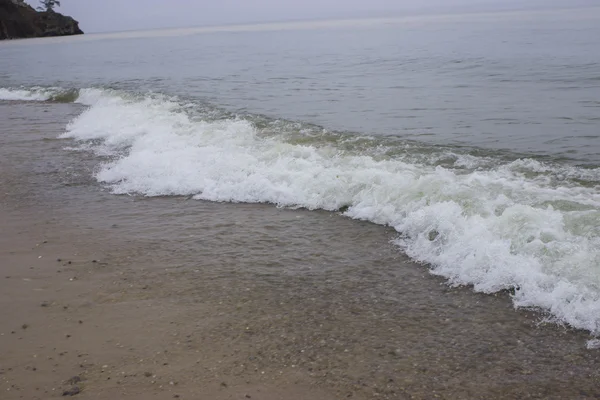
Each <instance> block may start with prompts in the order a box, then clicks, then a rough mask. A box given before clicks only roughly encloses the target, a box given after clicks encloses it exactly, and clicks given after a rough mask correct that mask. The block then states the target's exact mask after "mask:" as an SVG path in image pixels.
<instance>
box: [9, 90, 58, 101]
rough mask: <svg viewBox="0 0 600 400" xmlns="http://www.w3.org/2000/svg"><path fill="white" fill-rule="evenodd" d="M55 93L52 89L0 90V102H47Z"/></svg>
mask: <svg viewBox="0 0 600 400" xmlns="http://www.w3.org/2000/svg"><path fill="white" fill-rule="evenodd" d="M54 93H55V91H54V90H52V89H43V88H34V89H9V88H0V100H13V101H14V100H21V101H45V100H49V99H50V98H51V97H52V96H53V95H54Z"/></svg>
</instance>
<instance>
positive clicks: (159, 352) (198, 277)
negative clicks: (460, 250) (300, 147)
mask: <svg viewBox="0 0 600 400" xmlns="http://www.w3.org/2000/svg"><path fill="white" fill-rule="evenodd" d="M0 107H4V111H6V110H7V109H8V108H9V107H13V108H10V110H12V111H11V112H12V113H13V116H14V117H15V118H9V119H8V120H7V121H6V122H4V121H3V122H1V123H0V124H5V123H6V124H7V126H4V127H2V128H3V131H4V132H5V135H4V136H2V138H0V140H1V143H0V144H1V145H2V146H0V174H1V176H0V177H1V178H2V181H3V182H5V184H4V187H3V189H4V190H3V191H2V193H1V194H0V204H2V210H1V211H0V219H1V220H2V227H3V232H9V234H7V233H4V234H3V235H1V237H0V265H2V272H1V275H0V278H1V280H0V302H2V304H10V305H11V307H3V309H2V312H1V314H0V334H3V335H2V336H0V354H3V358H2V361H1V364H0V390H1V391H2V393H3V396H6V397H5V398H6V399H7V400H10V399H13V398H14V399H18V398H31V399H36V398H39V399H47V398H58V397H62V392H63V391H64V390H70V389H72V387H73V386H78V387H79V388H80V390H81V393H80V394H78V395H77V398H82V399H88V398H89V399H108V398H115V397H116V398H132V399H159V398H160V399H164V398H173V397H174V396H179V397H178V398H182V399H186V398H189V399H207V400H208V399H211V400H212V399H216V400H219V399H238V398H239V399H245V398H252V399H266V400H271V399H290V400H295V399H315V400H320V399H322V400H325V399H338V398H354V399H370V398H382V399H404V398H418V399H421V398H422V399H425V398H433V397H436V396H438V397H441V398H507V399H509V398H523V397H530V398H594V397H596V396H598V395H600V389H598V388H597V382H598V379H599V378H600V372H599V371H600V370H599V368H598V365H599V364H600V354H599V353H598V352H597V351H593V350H587V349H585V341H586V340H587V339H588V338H589V336H588V335H587V334H586V333H584V332H581V331H573V330H570V329H565V328H561V327H559V326H555V325H552V324H539V321H540V315H539V314H536V313H534V312H528V311H515V310H514V309H513V306H512V304H511V302H510V299H509V298H508V296H507V295H504V294H502V295H497V296H496V295H484V294H478V293H473V292H472V291H471V290H470V289H469V288H464V287H463V288H451V287H448V286H447V285H445V284H443V280H442V279H441V278H438V277H435V276H431V275H430V274H429V273H428V271H427V270H426V268H425V267H424V266H422V265H418V264H416V263H414V262H412V261H411V260H409V259H408V258H407V257H406V256H405V255H403V254H402V253H400V252H399V250H398V249H397V248H396V247H395V246H394V245H393V244H391V243H390V240H391V239H392V238H393V235H394V233H393V232H392V230H390V229H388V228H385V227H382V226H377V225H374V224H371V223H367V222H360V221H355V220H350V219H347V218H343V217H341V216H339V215H337V214H335V213H329V212H324V211H305V210H287V209H277V208H275V207H273V206H270V205H261V204H231V203H209V202H203V201H188V200H185V199H177V198H139V197H129V196H114V195H111V194H109V193H106V192H105V191H103V190H102V189H101V188H99V187H98V186H97V185H96V184H95V183H94V182H92V181H91V180H90V178H89V171H90V169H92V168H93V162H94V160H86V157H87V156H86V155H85V154H73V153H69V152H66V151H64V150H62V148H63V147H64V146H65V141H60V140H55V139H54V138H56V137H57V136H58V134H59V133H60V131H61V130H62V129H63V128H64V125H65V124H66V122H67V121H68V120H69V118H71V117H72V115H74V114H76V113H77V112H79V110H80V108H78V107H76V106H73V105H70V104H46V103H40V104H36V103H31V104H24V105H15V104H0ZM45 111H48V112H45ZM9 121H10V122H9ZM73 158H76V159H77V161H78V162H81V163H83V164H81V165H83V167H80V168H79V169H78V170H73V167H72V166H70V165H69V161H70V162H73ZM307 232H311V233H310V234H307ZM333 235H335V236H333ZM264 254H267V255H268V257H264V258H259V257H258V256H256V255H264ZM40 257H41V258H40ZM59 258H60V260H61V261H60V262H59V261H57V259H59ZM94 260H95V262H94ZM257 260H263V261H257ZM69 262H71V263H69ZM59 271H60V272H59ZM6 276H9V277H10V278H6ZM65 307H66V308H65ZM79 321H81V323H80V322H79ZM25 325H26V327H25V328H23V327H24V326H25ZM13 331H14V332H15V333H11V332H13ZM34 368H35V369H34ZM74 376H78V377H80V378H81V379H83V380H82V382H80V383H77V384H74V385H73V384H65V381H67V380H69V379H70V378H72V377H74ZM109 378H110V379H109ZM13 385H14V386H13ZM248 396H250V397H248ZM3 398H4V397H3Z"/></svg>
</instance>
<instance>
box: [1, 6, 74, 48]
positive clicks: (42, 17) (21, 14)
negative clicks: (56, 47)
mask: <svg viewBox="0 0 600 400" xmlns="http://www.w3.org/2000/svg"><path fill="white" fill-rule="evenodd" d="M42 6H43V8H42V9H43V10H44V11H36V10H35V9H34V8H33V7H31V6H30V5H28V4H27V3H25V2H24V1H23V0H0V40H2V39H19V38H32V37H46V36H67V35H80V34H82V33H83V31H81V29H79V23H78V22H77V21H75V20H74V19H73V18H71V17H68V16H65V15H62V14H60V13H57V12H55V11H54V7H56V6H60V2H58V1H54V0H50V1H48V0H46V1H43V2H42Z"/></svg>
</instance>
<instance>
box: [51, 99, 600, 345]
mask: <svg viewBox="0 0 600 400" xmlns="http://www.w3.org/2000/svg"><path fill="white" fill-rule="evenodd" d="M78 101H79V102H81V103H84V104H87V105H89V106H90V108H89V109H88V110H87V111H85V112H84V113H83V114H82V115H81V116H79V117H78V118H76V119H75V120H73V121H72V122H71V123H70V124H69V125H68V127H67V132H66V133H65V134H64V135H63V137H64V138H74V139H77V140H79V141H82V142H83V143H84V144H86V145H87V146H91V147H90V148H91V149H93V151H96V152H98V153H99V154H102V155H106V154H119V155H120V157H116V158H115V159H114V161H112V162H108V163H106V164H103V165H102V166H101V168H99V170H98V173H97V179H98V180H99V181H100V182H104V183H106V184H109V185H110V186H111V188H112V190H113V191H114V193H119V194H125V193H141V194H144V195H148V196H157V195H193V196H195V198H197V199H206V200H213V201H236V202H270V203H274V204H277V205H280V206H290V207H295V206H302V207H306V208H309V209H326V210H337V209H339V208H340V207H343V206H349V208H348V209H347V211H346V212H345V214H346V215H347V216H349V217H352V218H357V219H364V220H369V221H372V222H375V223H378V224H388V225H391V226H393V227H394V228H396V230H397V231H398V232H399V233H400V235H401V236H400V238H399V239H398V240H397V243H398V244H399V245H400V246H402V247H403V248H404V249H405V250H406V252H407V253H408V254H409V255H410V256H411V257H413V258H414V259H415V260H418V261H422V262H426V263H428V264H429V265H431V271H432V272H433V273H434V274H437V275H441V276H444V277H446V278H447V279H448V280H449V282H450V283H452V284H464V285H473V287H474V289H475V290H477V291H481V292H485V293H492V292H496V291H499V290H503V289H513V290H514V303H515V305H516V306H520V307H536V308H541V309H543V310H545V311H547V312H548V313H549V315H551V318H553V319H555V320H556V321H559V322H563V323H568V324H570V325H572V326H574V327H577V328H583V329H586V330H588V331H590V332H592V333H594V334H600V270H599V268H600V192H599V191H598V184H597V182H599V181H600V179H599V178H600V171H599V170H598V169H595V170H594V169H590V170H582V169H578V168H575V167H570V168H565V169H564V174H563V175H561V168H560V167H558V166H550V165H546V164H544V163H540V162H539V161H533V160H519V161H515V162H512V163H504V164H502V163H498V165H497V166H495V167H490V168H488V169H485V170H483V169H476V170H474V171H472V172H465V171H464V170H462V172H461V171H459V170H456V171H455V170H452V169H447V168H442V167H439V166H438V167H435V166H431V165H427V164H414V163H410V162H407V161H403V159H401V158H397V159H387V160H381V159H379V158H377V159H375V158H373V157H370V156H368V155H364V153H363V155H358V154H353V153H349V152H347V151H346V152H344V151H342V150H340V149H339V148H337V147H335V145H330V146H329V147H327V146H310V145H298V144H291V143H289V142H286V141H285V140H284V139H282V138H278V137H277V136H273V135H268V136H265V135H261V133H260V132H258V131H257V129H256V128H255V127H254V126H253V125H252V124H251V123H250V122H248V121H247V120H243V119H223V120H217V121H216V122H206V121H203V120H201V119H200V118H194V117H191V116H190V115H189V114H187V113H186V112H185V111H184V107H182V106H180V104H179V103H178V102H177V101H175V100H172V99H168V98H165V97H161V96H146V97H139V98H135V97H129V96H126V95H120V94H118V93H113V92H107V91H101V90H83V91H81V93H80V97H79V100H78ZM469 162H473V160H469ZM486 164H489V163H487V162H486ZM581 176H584V177H585V178H586V179H588V180H590V179H591V180H592V183H589V182H588V184H586V185H581V184H580V183H577V181H576V179H570V178H572V177H575V178H578V179H579V178H581ZM594 181H595V182H596V184H594V183H593V182H594Z"/></svg>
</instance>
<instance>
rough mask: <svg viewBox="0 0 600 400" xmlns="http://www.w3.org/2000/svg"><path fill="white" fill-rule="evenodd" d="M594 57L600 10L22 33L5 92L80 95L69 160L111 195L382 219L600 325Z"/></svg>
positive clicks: (425, 254)
mask: <svg viewBox="0 0 600 400" xmlns="http://www.w3.org/2000/svg"><path fill="white" fill-rule="evenodd" d="M599 49H600V9H598V8H597V9H585V10H582V9H575V10H566V11H565V10H561V11H544V12H512V13H497V14H477V15H475V14H473V15H460V16H458V15H453V16H437V17H412V18H408V17H407V18H388V19H377V20H351V21H350V20H348V21H319V22H295V23H281V24H267V25H258V26H238V27H215V28H198V29H182V30H170V31H150V32H128V33H120V34H106V35H89V36H83V37H79V38H77V37H76V38H59V39H48V40H27V41H12V42H6V43H1V44H0V100H3V101H12V102H23V101H38V102H61V103H70V102H73V103H78V104H82V105H84V106H86V108H85V110H84V111H83V112H82V113H81V114H80V115H79V116H78V117H76V118H74V119H73V120H72V121H71V122H70V123H69V124H68V125H67V126H65V129H64V133H63V134H62V135H61V136H60V138H61V139H64V151H66V152H86V153H89V154H90V156H92V157H95V160H97V167H96V169H95V173H94V177H95V179H96V180H97V181H98V182H99V184H101V185H103V186H105V187H106V188H107V190H110V191H111V192H113V193H114V194H117V195H124V194H127V195H138V196H188V197H190V198H193V199H201V200H210V201H218V202H240V203H241V202H249V203H271V204H273V205H276V206H279V207H298V208H306V209H310V210H317V209H324V210H329V211H338V212H339V213H341V214H343V215H345V216H347V217H350V218H354V219H359V220H366V221H370V222H373V223H376V224H383V225H388V226H391V227H393V228H394V229H395V230H396V231H397V235H396V236H395V237H391V238H390V240H394V241H395V243H396V244H397V246H398V251H404V252H406V253H407V254H408V255H409V256H410V257H411V258H413V259H414V260H416V261H419V262H422V263H423V264H424V265H423V268H424V269H428V270H429V271H431V273H433V274H437V275H440V276H443V277H445V278H446V279H447V281H448V283H449V284H452V285H470V286H472V287H473V289H474V290H475V291H479V292H484V293H496V292H499V291H509V292H510V293H511V296H512V298H513V301H514V304H515V306H517V307H525V308H534V309H538V310H540V311H541V312H542V315H544V316H545V317H546V318H547V319H548V320H552V321H556V322H558V323H565V324H568V325H571V326H573V327H576V328H581V329H585V330H587V331H589V332H591V333H592V334H599V333H600V50H599ZM70 167H73V166H70ZM332 240H335V238H332Z"/></svg>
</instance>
